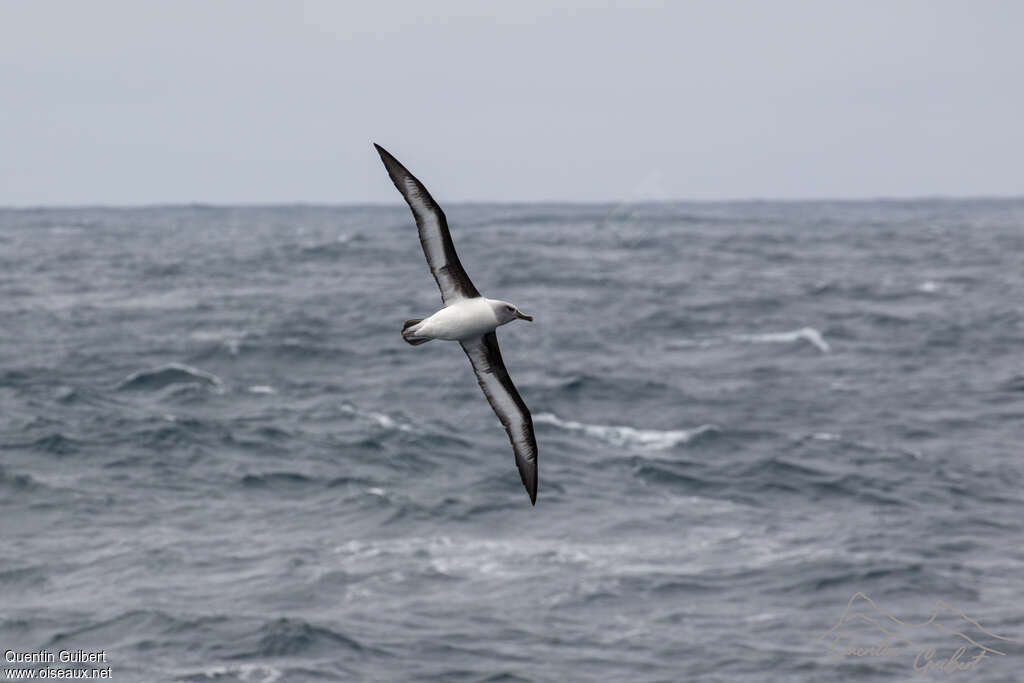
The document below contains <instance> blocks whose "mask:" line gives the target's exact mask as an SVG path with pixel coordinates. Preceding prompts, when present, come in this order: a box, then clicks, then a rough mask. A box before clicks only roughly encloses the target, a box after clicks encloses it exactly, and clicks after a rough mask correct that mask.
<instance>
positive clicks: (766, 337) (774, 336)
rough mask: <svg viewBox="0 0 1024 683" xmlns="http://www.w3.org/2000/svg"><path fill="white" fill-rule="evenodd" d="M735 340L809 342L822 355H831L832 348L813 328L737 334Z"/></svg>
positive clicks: (734, 336)
mask: <svg viewBox="0 0 1024 683" xmlns="http://www.w3.org/2000/svg"><path fill="white" fill-rule="evenodd" d="M733 339H735V340H737V341H746V342H753V343H755V344H757V343H783V344H786V343H792V342H795V341H800V340H804V341H808V342H810V343H811V344H813V345H814V346H815V347H816V348H817V349H818V350H819V351H821V352H822V353H829V352H830V351H831V350H832V347H831V346H829V343H828V342H827V341H825V337H824V336H822V334H821V332H819V331H818V330H816V329H814V328H813V327H801V328H800V329H799V330H791V331H789V332H763V333H759V334H737V335H733Z"/></svg>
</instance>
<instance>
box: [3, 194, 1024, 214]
mask: <svg viewBox="0 0 1024 683" xmlns="http://www.w3.org/2000/svg"><path fill="white" fill-rule="evenodd" d="M1021 200H1024V194H1016V195H1014V194H1006V195H1003V194H991V195H986V194H979V195H942V194H934V195H905V196H897V195H878V196H864V197H776V198H767V197H746V198H731V199H621V200H616V199H609V200H591V199H584V200H577V199H493V200H492V199H467V200H447V201H445V202H444V204H445V205H446V206H529V205H562V206H630V205H632V206H638V205H644V204H648V205H654V204H708V205H712V204H869V203H893V204H895V203H911V202H972V201H974V202H986V201H1021ZM405 206H406V205H405V204H404V203H402V202H401V201H322V200H301V199H299V200H279V201H270V202H260V201H226V202H221V201H201V200H193V201H180V202H161V201H154V202H138V203H133V202H125V203H107V202H97V203H94V204H92V203H85V204H83V203H73V202H69V203H59V202H58V203H53V204H0V211H61V210H72V209H127V210H130V209H171V208H179V209H185V208H211V209H227V208H285V207H309V208H392V207H405Z"/></svg>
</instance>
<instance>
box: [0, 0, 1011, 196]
mask: <svg viewBox="0 0 1024 683" xmlns="http://www.w3.org/2000/svg"><path fill="white" fill-rule="evenodd" d="M550 4H553V3H549V2H543V1H533V0H519V1H517V2H502V3H483V2H455V1H452V0H433V1H432V2H379V3H369V2H358V3H357V2H351V3H349V2H340V1H338V2H297V1H289V2H267V1H263V0H246V1H239V2H225V1H217V2H213V1H209V0H202V1H197V2H190V1H181V0H175V1H173V2H144V1H140V0H125V1H123V2H120V1H114V0H110V1H107V0H89V1H87V2H77V1H76V2H47V1H45V0H40V1H38V2H29V1H8V0H0V205H6V206H11V205H14V206H23V205H51V204H144V203H177V202H207V203H240V202H257V203H265V202H294V201H309V202H329V203H341V202H381V201H384V202H396V201H398V200H399V198H398V196H397V193H396V192H395V190H394V188H393V186H392V185H391V183H390V181H389V180H388V178H387V175H386V174H385V172H384V170H383V168H382V166H381V165H380V162H379V160H378V159H377V156H376V154H375V152H374V150H373V148H372V146H371V142H374V141H376V142H379V143H380V144H382V145H383V146H385V147H386V148H388V149H389V150H390V151H391V152H392V153H393V154H394V155H395V156H397V157H398V158H399V159H400V160H401V161H403V162H404V163H405V164H406V165H407V166H408V167H409V168H410V170H412V171H413V173H415V174H417V175H418V176H419V177H420V179H421V180H423V181H424V182H425V183H426V185H427V187H428V188H430V189H431V191H432V193H433V194H434V196H435V197H436V198H437V199H439V200H440V201H442V202H444V201H456V200H499V201H506V200H507V201H521V200H559V199H565V200H582V201H619V200H630V199H657V198H664V199H722V198H821V197H838V198H846V197H877V196H923V195H952V196H975V195H1021V194H1024V3H1021V2H1011V1H1007V2H994V1H993V2H986V1H983V0H974V1H971V2H967V1H964V2H940V1H930V2H910V1H900V2H893V1H889V0H885V1H877V2H871V1H861V0H856V1H855V0H850V1H848V2H842V3H840V2H821V1H818V0H809V1H807V2H796V1H790V0H776V1H773V2H753V1H751V2H723V1H720V0H719V1H708V2H679V3H671V4H668V5H667V6H659V4H656V3H648V4H640V3H630V4H626V3H618V7H610V6H609V3H597V2H589V3H588V2H578V3H557V4H560V5H561V6H562V9H557V10H552V9H550V8H549V5H550Z"/></svg>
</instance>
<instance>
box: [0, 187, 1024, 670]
mask: <svg viewBox="0 0 1024 683" xmlns="http://www.w3.org/2000/svg"><path fill="white" fill-rule="evenodd" d="M447 209H448V216H449V221H450V223H451V224H452V230H453V233H454V236H455V240H456V245H457V247H458V248H459V251H460V254H461V256H462V261H463V263H464V265H465V266H466V269H467V270H468V272H469V273H470V275H471V276H472V277H473V279H474V281H475V282H476V284H477V286H478V287H479V288H480V289H481V291H483V292H485V293H486V294H487V295H489V296H492V297H497V298H503V299H507V300H510V301H512V302H514V303H516V304H518V305H519V306H520V307H521V308H522V309H523V310H524V311H526V312H527V313H530V314H533V315H534V316H535V317H536V322H535V323H533V324H528V323H522V322H519V323H514V324H512V325H509V326H507V327H504V328H502V329H501V330H500V331H499V339H500V341H501V345H502V352H503V355H504V357H505V361H506V364H507V366H508V368H509V371H510V373H511V375H512V377H513V379H514V380H515V381H516V383H517V385H518V386H519V389H520V392H521V393H522V394H523V397H524V399H525V400H526V402H527V404H528V405H529V406H530V407H531V409H532V411H533V414H534V416H535V423H536V431H537V439H538V443H539V447H540V490H539V496H538V502H537V506H536V508H531V506H530V504H529V500H528V498H527V495H526V493H525V491H524V490H523V488H522V485H521V483H520V481H519V477H518V475H517V473H516V470H515V466H514V461H513V457H512V453H511V449H510V446H509V444H508V441H507V439H506V437H505V434H504V432H503V430H502V429H501V426H500V424H499V423H498V421H497V419H496V418H495V416H494V415H493V413H492V412H491V411H490V409H489V407H488V406H487V404H486V402H485V401H484V399H483V396H482V395H481V393H480V390H479V388H478V387H477V385H476V382H475V381H474V378H473V375H472V371H471V369H470V367H469V363H468V362H467V359H466V358H465V356H464V354H463V353H462V351H461V350H460V349H459V348H458V347H457V345H454V344H450V343H444V342H433V343H430V344H427V345H424V346H421V347H416V348H413V347H410V346H408V345H406V344H405V343H404V342H403V341H402V340H401V338H400V336H399V334H398V332H399V330H400V328H401V323H402V321H403V320H404V319H406V318H411V317H422V316H423V315H425V314H429V313H431V312H432V311H434V310H435V309H436V308H437V307H438V306H439V296H438V293H437V291H436V288H435V286H434V283H433V280H432V279H431V277H430V275H429V273H428V272H427V269H426V265H425V263H424V260H423V256H422V253H421V252H420V247H419V244H418V241H417V240H416V237H415V231H414V228H413V226H412V223H411V218H410V216H409V213H408V211H407V210H406V209H405V208H404V207H399V206H395V207H388V208H383V207H377V208H373V207H367V208H317V207H280V208H209V207H181V208H147V209H137V210H136V209H132V210H127V209H123V210H122V209H67V210H24V211H13V210H6V211H0V265H2V267H0V315H2V321H3V323H2V325H0V335H2V336H0V449H2V453H0V534H2V536H0V538H2V540H3V543H4V552H3V554H2V555H0V604H2V605H3V608H4V609H3V610H2V612H0V650H7V649H10V650H12V651H38V650H48V651H54V652H56V651H59V650H60V649H69V650H78V649H85V650H91V649H103V650H105V651H106V652H107V656H108V659H109V666H110V667H111V669H112V675H113V679H114V680H121V681H220V682H224V681H347V680H382V681H385V680H410V679H415V680H437V681H498V680H508V681H518V680H531V681H565V680H662V681H683V680H686V681H698V680H699V681H764V680H780V681H781V680H786V681H825V680H828V681H832V680H858V681H860V680H864V681H868V680H911V679H914V678H917V679H920V678H921V675H920V673H919V672H918V673H915V672H914V670H913V663H914V657H915V653H917V651H918V650H919V649H920V648H916V649H915V648H909V647H908V648H907V649H906V650H905V652H904V653H901V654H899V655H896V654H886V655H884V656H883V655H878V656H854V655H847V656H836V655H837V651H836V650H835V648H833V649H832V650H831V652H830V649H829V646H828V638H825V639H822V638H821V636H823V635H824V634H826V632H827V631H828V629H830V628H832V627H833V626H834V625H836V623H837V621H839V620H840V618H841V617H842V616H843V610H844V609H846V607H847V604H848V602H849V601H850V599H851V597H853V596H854V594H855V593H857V592H862V593H863V594H865V595H866V596H868V597H869V598H870V599H871V600H872V601H873V602H874V603H875V606H876V608H877V609H876V611H875V612H873V614H874V615H875V617H878V619H876V621H881V622H884V623H887V624H889V625H890V626H892V625H893V623H894V622H892V621H885V618H883V617H879V610H885V611H887V612H889V613H891V614H892V615H893V616H894V617H896V618H898V619H899V620H900V623H902V624H904V625H903V626H901V627H900V628H903V629H904V631H903V632H902V636H901V637H907V638H909V639H911V640H914V641H915V642H916V643H918V642H919V638H918V635H915V634H921V633H923V631H925V630H928V629H931V631H930V636H931V637H932V638H933V639H937V640H938V641H939V642H938V650H937V652H938V654H937V655H936V657H935V659H938V657H939V656H940V655H942V653H943V652H946V651H947V650H948V652H946V656H947V657H948V656H949V655H951V654H952V653H953V651H954V650H955V649H956V647H955V646H954V644H956V643H959V642H960V640H958V639H959V638H960V636H958V635H956V634H957V633H961V635H965V636H966V635H972V636H973V640H974V641H975V642H978V643H979V644H980V645H983V646H985V647H990V649H991V650H996V649H998V650H999V651H1001V652H1003V654H993V653H991V652H990V653H989V654H988V656H986V657H985V658H984V659H983V660H982V661H980V662H979V663H978V664H977V665H976V666H975V667H974V668H972V669H970V670H963V671H955V672H952V673H944V672H936V671H931V672H930V673H926V674H925V678H926V679H935V678H943V679H949V680H957V678H956V677H962V678H960V680H970V681H1016V680H1019V678H1020V674H1019V672H1020V671H1021V670H1022V668H1024V644H1020V643H1010V642H1009V641H1005V640H1001V639H999V638H997V637H995V636H1003V637H1008V638H1016V639H1021V640H1024V571H1022V570H1024V497H1022V494H1021V491H1022V485H1024V457H1022V452H1021V434H1022V417H1024V351H1022V349H1024V201H971V202H955V201H922V202H877V203H869V202H865V203H759V202H749V203H734V204H653V205H623V206H592V205H591V206H588V205H583V206H578V205H577V206H574V205H517V206H503V205H464V206H450V207H447ZM858 599H859V598H858ZM937 601H944V603H945V604H944V605H940V608H939V611H938V612H937V614H938V621H939V622H941V623H940V626H942V628H941V629H936V628H933V627H917V626H914V625H913V624H915V623H920V622H924V621H926V620H927V619H928V618H929V617H930V616H931V615H932V614H933V613H935V611H936V603H937ZM854 602H855V604H856V605H862V604H867V603H863V601H861V602H859V603H858V602H857V601H856V600H855V601H854ZM952 609H955V610H958V612H952V611H951V610H952ZM865 613H867V612H865ZM959 613H963V614H965V615H966V616H969V617H970V618H972V619H974V620H975V622H977V623H976V624H974V625H972V624H971V622H967V621H965V620H963V619H962V618H961V617H959V616H958V614H959ZM865 624H868V622H864V623H861V624H860V628H861V630H860V631H858V632H857V634H856V637H858V638H861V639H862V642H865V643H867V644H868V645H877V644H878V643H879V642H880V641H881V637H880V635H879V633H880V632H879V631H872V630H871V629H872V628H873V627H872V626H870V625H868V626H867V631H864V627H865ZM906 624H911V626H906ZM943 624H944V625H943ZM975 626H980V627H983V630H975V631H970V633H967V632H966V631H965V629H973V628H975ZM844 628H845V627H844ZM906 629H910V630H909V631H908V630H906ZM849 630H855V629H853V627H852V626H851V627H850V629H849ZM843 642H844V645H845V643H846V642H847V641H843ZM849 642H853V641H852V640H851V641H849ZM995 644H999V647H998V648H997V647H996V646H995ZM972 647H973V646H972ZM839 654H840V655H842V654H845V651H844V652H839ZM967 658H968V657H967V656H966V655H965V656H964V659H967ZM10 666H11V665H9V664H4V663H3V662H0V669H2V667H10ZM0 674H2V670H0Z"/></svg>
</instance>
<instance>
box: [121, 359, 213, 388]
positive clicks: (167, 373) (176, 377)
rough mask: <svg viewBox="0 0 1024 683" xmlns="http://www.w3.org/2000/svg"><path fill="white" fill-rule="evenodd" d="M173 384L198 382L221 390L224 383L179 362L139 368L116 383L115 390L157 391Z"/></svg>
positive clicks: (207, 373)
mask: <svg viewBox="0 0 1024 683" xmlns="http://www.w3.org/2000/svg"><path fill="white" fill-rule="evenodd" d="M174 384H198V385H201V386H205V387H208V388H210V389H213V390H215V391H218V392H220V391H223V388H224V383H223V382H222V381H221V379H220V378H219V377H217V375H214V374H212V373H209V372H204V371H202V370H199V369H197V368H194V367H192V366H189V365H183V364H181V363H168V364H167V365H161V366H159V367H156V368H150V369H148V370H139V371H138V372H133V373H132V374H130V375H128V376H127V377H125V378H124V379H122V380H121V381H120V382H118V383H117V387H116V389H117V391H158V390H160V389H164V388H166V387H169V386H171V385H174Z"/></svg>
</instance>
